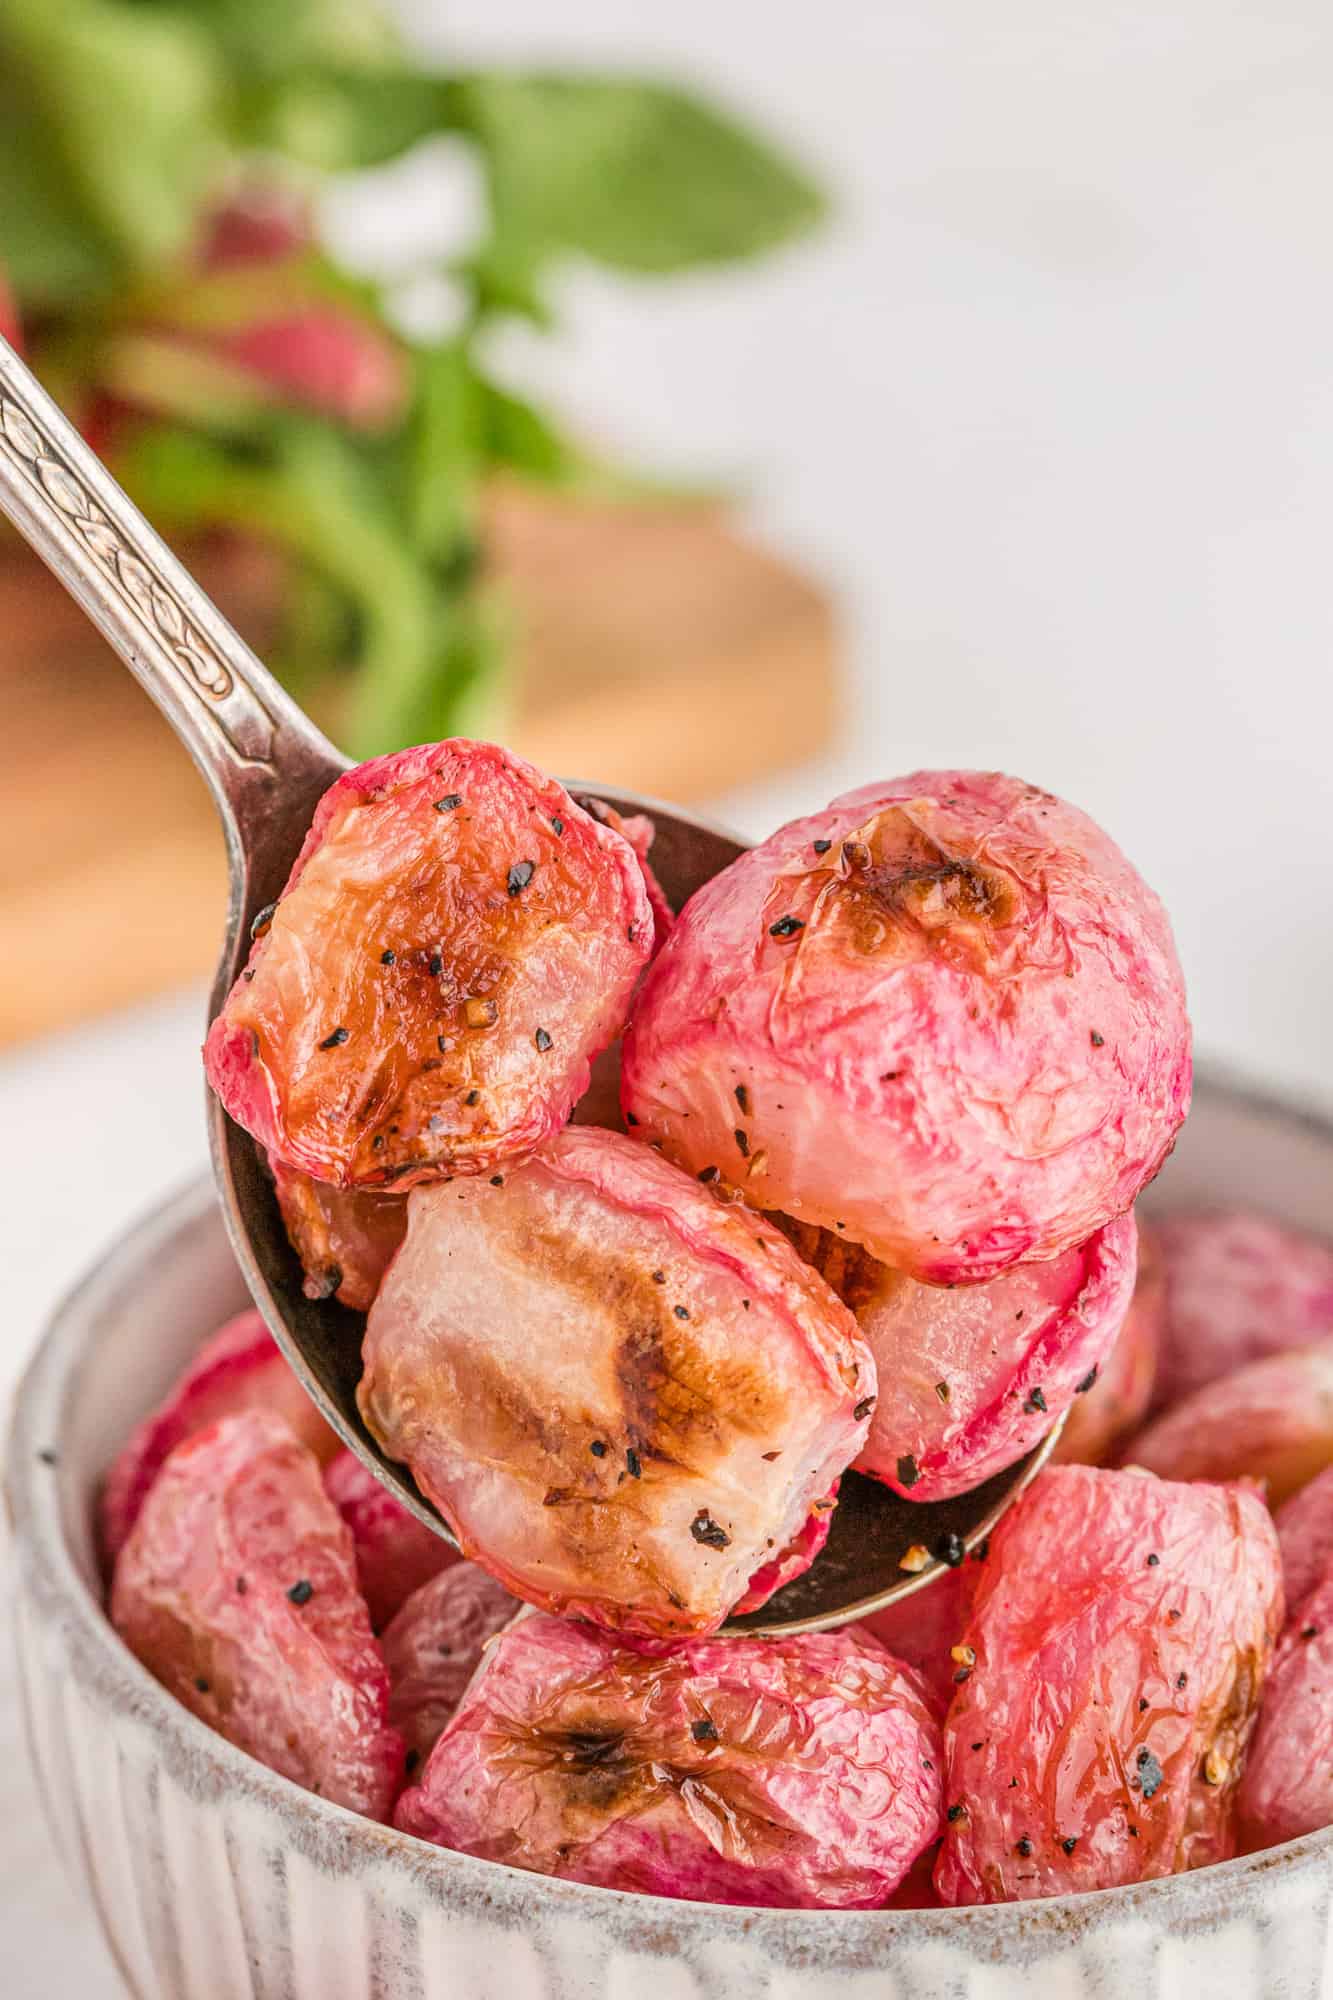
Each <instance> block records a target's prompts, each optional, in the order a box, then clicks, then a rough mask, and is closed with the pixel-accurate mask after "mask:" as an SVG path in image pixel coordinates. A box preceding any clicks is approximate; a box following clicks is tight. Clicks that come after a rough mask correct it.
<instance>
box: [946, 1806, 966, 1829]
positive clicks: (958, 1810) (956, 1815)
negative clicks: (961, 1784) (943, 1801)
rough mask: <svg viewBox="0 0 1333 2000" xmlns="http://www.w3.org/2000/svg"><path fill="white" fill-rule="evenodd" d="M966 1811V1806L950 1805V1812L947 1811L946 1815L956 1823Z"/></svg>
mask: <svg viewBox="0 0 1333 2000" xmlns="http://www.w3.org/2000/svg"><path fill="white" fill-rule="evenodd" d="M966 1811H967V1807H966V1806H950V1807H949V1810H948V1812H947V1813H945V1815H944V1817H945V1818H946V1819H947V1820H949V1821H950V1822H951V1823H953V1824H954V1825H956V1824H957V1822H958V1821H959V1820H960V1819H961V1818H962V1817H963V1814H964V1813H965V1812H966Z"/></svg>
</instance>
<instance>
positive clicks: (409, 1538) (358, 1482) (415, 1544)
mask: <svg viewBox="0 0 1333 2000" xmlns="http://www.w3.org/2000/svg"><path fill="white" fill-rule="evenodd" d="M324 1488H325V1491H326V1492H327V1493H328V1496H329V1498H330V1499H331V1500H332V1502H333V1504H334V1506H335V1507H336V1508H337V1509H338V1512H339V1513H340V1514H341V1515H342V1517H343V1519H344V1521H346V1523H347V1525H348V1527H349V1528H350V1529H351V1531H352V1541H353V1543H354V1544H355V1546H356V1574H357V1579H358V1581H359V1582H360V1585H361V1595H362V1596H363V1597H364V1598H365V1600H366V1606H367V1609H368V1610H369V1612H370V1622H371V1625H372V1626H373V1627H374V1629H375V1631H377V1632H379V1631H382V1630H383V1628H384V1626H386V1625H387V1624H388V1622H389V1620H390V1619H391V1618H392V1617H393V1616H394V1613H395V1612H396V1611H397V1610H398V1609H399V1607H400V1605H402V1604H403V1603H404V1602H405V1601H406V1600H407V1599H408V1598H409V1597H410V1596H411V1595H412V1592H413V1591H414V1590H416V1589H418V1588H419V1587H420V1585H421V1584H423V1583H426V1582H427V1581H428V1580H429V1579H430V1578H431V1577H433V1576H437V1575H438V1574H439V1572H440V1571H441V1570H444V1569H448V1568H449V1567H450V1565H451V1564H454V1563H457V1562H459V1561H460V1557H459V1554H458V1550H457V1549H455V1548H452V1547H451V1546H450V1544H449V1543H448V1542H446V1541H445V1539H444V1537H443V1535H437V1534H436V1533H435V1531H434V1529H433V1528H428V1527H427V1526H426V1524H425V1522H424V1521H418V1519H417V1517H416V1515H415V1514H412V1513H409V1511H408V1509H407V1508H406V1507H404V1505H403V1503H402V1501H401V1500H399V1499H398V1498H397V1497H396V1496H395V1495H394V1494H393V1493H391V1492H390V1491H389V1488H388V1487H387V1486H386V1485H385V1484H384V1481H383V1480H382V1479H377V1478H376V1477H375V1475H374V1473H373V1472H372V1471H371V1469H370V1467H369V1466H368V1465H363V1464H362V1462H361V1460H360V1459H359V1458H358V1457H357V1456H356V1453H355V1452H352V1451H340V1452H339V1453H338V1456H337V1457H336V1458H335V1459H334V1460H333V1463H332V1464H331V1465H330V1466H328V1468H327V1469H326V1471H325V1473H324Z"/></svg>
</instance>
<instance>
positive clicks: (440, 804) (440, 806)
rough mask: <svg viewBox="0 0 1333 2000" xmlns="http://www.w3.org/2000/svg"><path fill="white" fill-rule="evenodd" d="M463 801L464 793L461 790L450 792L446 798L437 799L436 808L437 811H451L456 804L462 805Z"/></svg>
mask: <svg viewBox="0 0 1333 2000" xmlns="http://www.w3.org/2000/svg"><path fill="white" fill-rule="evenodd" d="M462 803H463V794H462V793H461V792H449V793H448V794H447V795H446V796H445V797H444V798H442V799H436V801H435V810H436V812H437V813H451V812H452V811H453V810H454V807H455V806H461V805H462Z"/></svg>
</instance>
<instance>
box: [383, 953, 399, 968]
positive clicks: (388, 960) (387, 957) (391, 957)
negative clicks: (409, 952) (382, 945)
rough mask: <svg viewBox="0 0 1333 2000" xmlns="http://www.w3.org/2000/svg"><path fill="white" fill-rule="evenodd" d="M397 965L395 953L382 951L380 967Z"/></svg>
mask: <svg viewBox="0 0 1333 2000" xmlns="http://www.w3.org/2000/svg"><path fill="white" fill-rule="evenodd" d="M397 963H398V954H397V952H396V951H382V952H381V953H380V964H381V965H397Z"/></svg>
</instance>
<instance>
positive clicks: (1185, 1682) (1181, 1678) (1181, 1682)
mask: <svg viewBox="0 0 1333 2000" xmlns="http://www.w3.org/2000/svg"><path fill="white" fill-rule="evenodd" d="M1189 1684H1190V1677H1189V1675H1188V1674H1177V1675H1176V1686H1177V1687H1178V1688H1183V1687H1188V1686H1189Z"/></svg>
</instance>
